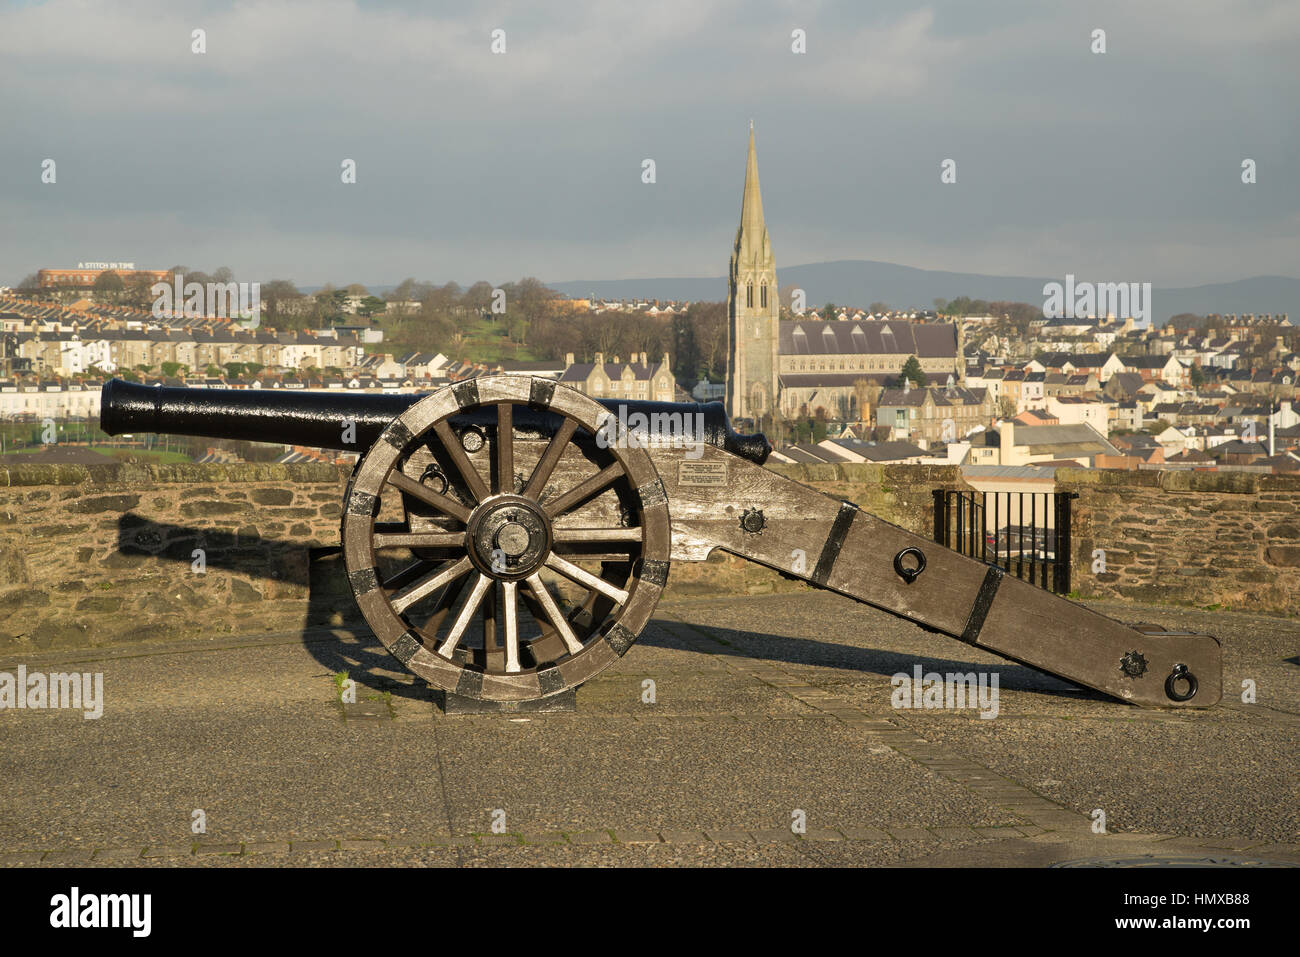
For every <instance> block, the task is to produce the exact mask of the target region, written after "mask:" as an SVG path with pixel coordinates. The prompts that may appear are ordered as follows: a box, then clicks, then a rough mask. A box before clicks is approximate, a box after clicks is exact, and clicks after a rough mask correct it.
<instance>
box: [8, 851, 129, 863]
mask: <svg viewBox="0 0 1300 957" xmlns="http://www.w3.org/2000/svg"><path fill="white" fill-rule="evenodd" d="M143 850H144V848H140V847H101V848H99V850H97V851H95V857H94V859H95V860H97V861H133V860H135V859H136V858H137V857H139V856H140V855H141V853H142V852H143ZM0 863H3V861H0Z"/></svg>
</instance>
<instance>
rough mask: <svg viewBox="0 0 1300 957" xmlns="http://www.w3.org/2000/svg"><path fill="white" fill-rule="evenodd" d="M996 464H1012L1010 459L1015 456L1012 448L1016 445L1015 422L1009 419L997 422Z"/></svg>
mask: <svg viewBox="0 0 1300 957" xmlns="http://www.w3.org/2000/svg"><path fill="white" fill-rule="evenodd" d="M998 439H999V440H1000V441H999V443H998V445H999V449H998V464H999V465H1014V464H1015V463H1014V462H1012V459H1013V458H1014V457H1015V454H1014V450H1015V447H1016V424H1015V423H1014V422H1012V421H1011V420H1010V419H1007V421H1005V422H999V423H998Z"/></svg>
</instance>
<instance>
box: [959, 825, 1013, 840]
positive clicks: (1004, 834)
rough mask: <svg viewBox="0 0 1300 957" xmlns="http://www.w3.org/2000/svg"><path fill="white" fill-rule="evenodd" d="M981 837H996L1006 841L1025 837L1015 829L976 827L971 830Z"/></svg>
mask: <svg viewBox="0 0 1300 957" xmlns="http://www.w3.org/2000/svg"><path fill="white" fill-rule="evenodd" d="M971 830H973V831H974V832H975V833H976V834H978V835H979V836H980V837H994V838H998V839H1005V838H1008V837H1024V835H1023V834H1021V833H1020V831H1019V830H1018V829H1016V828H1014V827H976V828H971Z"/></svg>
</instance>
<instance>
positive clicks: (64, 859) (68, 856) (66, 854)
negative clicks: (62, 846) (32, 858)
mask: <svg viewBox="0 0 1300 957" xmlns="http://www.w3.org/2000/svg"><path fill="white" fill-rule="evenodd" d="M92 853H93V852H92V851H91V849H90V848H84V849H82V848H74V849H72V850H66V851H50V852H48V853H47V854H46V855H45V857H44V858H43V859H42V860H41V863H42V864H80V863H84V862H85V861H88V860H90V856H91V854H92Z"/></svg>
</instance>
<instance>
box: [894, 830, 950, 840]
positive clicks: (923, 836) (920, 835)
mask: <svg viewBox="0 0 1300 957" xmlns="http://www.w3.org/2000/svg"><path fill="white" fill-rule="evenodd" d="M889 833H890V835H891V836H892V837H893V838H894V840H896V841H935V840H938V838H937V837H936V836H935V835H934V834H932V833H931V832H929V831H927V830H926V829H925V828H923V827H891V828H890V829H889Z"/></svg>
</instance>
